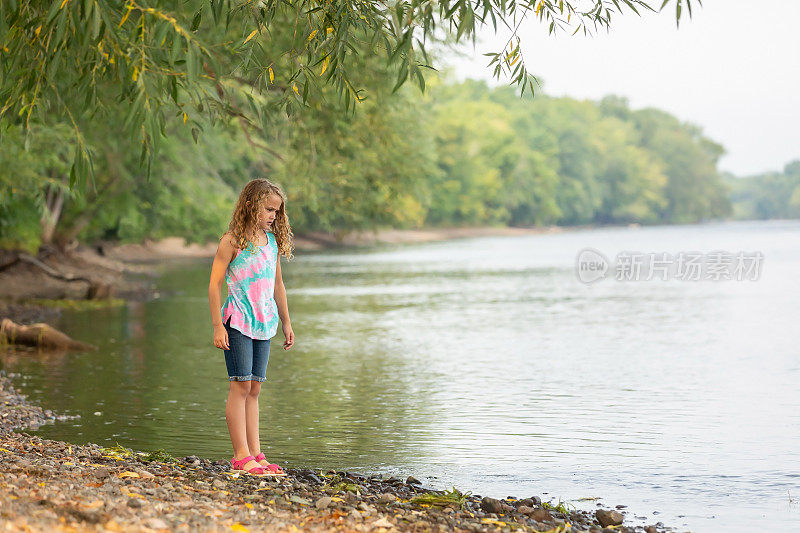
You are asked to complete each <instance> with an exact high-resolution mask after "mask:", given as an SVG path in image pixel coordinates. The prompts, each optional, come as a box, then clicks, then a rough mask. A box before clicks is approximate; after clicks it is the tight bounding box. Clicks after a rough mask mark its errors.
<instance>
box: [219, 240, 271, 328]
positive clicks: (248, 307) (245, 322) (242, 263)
mask: <svg viewBox="0 0 800 533" xmlns="http://www.w3.org/2000/svg"><path fill="white" fill-rule="evenodd" d="M266 234H267V244H265V245H264V246H258V245H256V244H253V243H249V244H248V246H247V247H245V248H244V249H243V250H239V251H238V252H237V253H236V255H235V256H234V257H233V259H231V262H230V264H229V265H228V269H227V270H226V271H225V281H226V282H227V283H228V298H227V299H226V300H225V302H224V303H223V305H222V309H221V313H222V323H223V324H225V323H226V321H227V320H228V317H230V319H231V323H230V327H232V328H235V329H238V330H239V331H241V332H242V333H243V334H245V335H247V336H248V337H250V338H251V339H271V338H272V337H274V336H275V333H276V332H277V331H278V308H277V305H276V304H275V298H274V297H273V296H274V291H275V269H276V268H277V262H278V245H277V243H276V242H275V235H273V234H272V233H270V232H266Z"/></svg>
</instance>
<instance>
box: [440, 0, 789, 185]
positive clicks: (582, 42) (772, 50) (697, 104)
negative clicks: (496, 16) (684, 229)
mask: <svg viewBox="0 0 800 533" xmlns="http://www.w3.org/2000/svg"><path fill="white" fill-rule="evenodd" d="M650 3H651V5H656V4H659V5H660V3H661V2H660V0H651V2H650ZM674 3H675V2H674V0H673V1H672V2H670V5H669V6H668V7H667V8H665V12H663V13H660V14H659V13H649V14H643V16H642V17H641V18H640V17H637V16H636V15H635V14H634V13H631V12H626V14H625V15H623V16H618V17H617V18H616V19H612V28H611V31H610V32H609V33H606V32H605V31H603V30H600V31H598V32H596V34H595V35H594V36H592V37H584V36H583V33H582V32H581V33H580V34H576V35H575V36H574V37H573V36H570V35H569V33H567V32H560V33H559V34H557V35H556V36H548V34H547V27H546V26H545V25H544V24H541V23H537V22H536V21H535V20H530V21H529V20H525V21H524V22H523V23H522V26H521V27H520V30H519V32H518V35H519V36H520V38H521V40H522V45H521V49H522V52H523V57H524V59H525V62H526V64H527V66H528V69H529V71H530V72H531V73H533V74H534V75H536V76H537V77H538V78H540V79H541V80H542V81H543V82H544V83H543V86H544V91H545V92H546V93H547V94H549V95H552V96H562V95H563V96H572V97H575V98H589V99H593V100H596V99H599V98H602V97H603V96H605V95H607V94H617V95H622V96H626V97H627V98H628V99H629V100H630V104H631V107H633V108H634V109H638V108H641V107H649V106H653V107H659V108H661V109H664V110H666V111H669V112H670V113H672V114H674V115H676V116H677V117H678V118H679V119H681V120H683V121H689V122H693V123H695V124H697V125H699V126H701V127H702V128H703V131H704V132H705V134H706V135H707V136H709V137H710V138H712V139H713V140H715V141H717V142H719V143H721V144H722V145H723V146H724V147H725V149H726V152H727V153H726V154H725V155H724V156H723V157H722V159H721V160H720V168H721V169H722V170H728V171H731V172H733V173H735V174H737V175H747V174H753V173H757V172H763V171H769V170H781V169H783V166H784V165H785V164H786V163H787V162H789V161H791V160H792V159H800V28H798V24H800V0H763V1H760V2H753V1H752V0H748V1H745V0H705V1H704V2H703V7H700V6H697V8H696V9H693V17H692V19H689V18H688V17H685V18H683V20H682V21H681V24H680V28H676V27H675V9H674ZM656 7H657V6H656ZM529 16H530V15H529ZM503 28H504V30H505V31H501V29H500V25H498V35H497V36H495V35H494V34H493V29H492V27H491V25H490V26H489V27H488V28H484V29H482V30H481V31H480V32H479V35H480V37H479V39H478V44H477V47H476V48H475V50H473V48H472V46H471V44H470V45H465V46H464V47H463V48H462V50H463V51H464V52H465V53H466V54H468V57H455V56H454V57H450V58H447V60H446V63H447V64H449V65H453V67H454V73H455V75H456V77H457V78H458V79H464V78H466V77H468V78H482V79H485V80H487V81H488V82H490V84H492V85H496V84H498V82H497V81H495V80H493V78H492V69H490V68H489V67H488V66H486V65H487V62H488V60H489V58H487V57H485V56H483V55H482V54H483V53H485V52H499V51H500V50H501V49H502V47H503V44H504V43H505V42H506V41H507V40H508V36H509V35H510V31H509V30H508V29H507V28H505V27H503ZM500 83H508V80H506V79H502V80H501V82H500ZM526 93H527V91H526Z"/></svg>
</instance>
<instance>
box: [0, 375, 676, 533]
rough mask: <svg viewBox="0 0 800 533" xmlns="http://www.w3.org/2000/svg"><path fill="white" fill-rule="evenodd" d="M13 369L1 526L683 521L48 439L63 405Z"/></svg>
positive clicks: (0, 467)
mask: <svg viewBox="0 0 800 533" xmlns="http://www.w3.org/2000/svg"><path fill="white" fill-rule="evenodd" d="M15 377H18V376H15V375H14V374H10V375H6V374H5V372H3V371H0V404H2V405H1V407H0V487H2V490H0V530H3V531H54V530H58V531H191V532H194V531H381V532H389V531H420V532H421V531H432V532H439V531H457V532H469V531H504V532H510V531H531V532H534V531H539V532H544V531H547V532H550V533H562V532H579V531H591V532H600V531H603V532H612V531H616V532H624V533H628V532H643V531H644V532H647V533H654V532H659V533H660V532H664V531H675V530H674V529H673V528H670V527H665V526H663V524H661V523H658V524H654V525H649V526H647V527H643V526H627V525H625V524H624V516H625V511H624V510H622V511H618V510H616V509H598V510H597V511H596V512H594V513H590V512H587V511H575V510H572V511H568V510H567V509H564V508H561V510H560V511H559V510H558V509H556V508H553V506H551V505H548V504H547V502H542V500H541V499H540V498H539V497H536V496H530V497H527V498H505V499H501V500H496V499H492V498H488V497H481V496H479V495H473V494H470V493H468V492H467V493H462V492H461V491H459V490H458V489H455V488H453V489H451V490H450V491H437V490H433V489H428V488H425V487H423V486H422V485H421V484H420V483H419V482H418V481H417V480H415V479H414V478H411V477H409V478H407V479H400V478H396V477H389V478H387V477H386V476H381V475H362V474H357V473H354V472H346V471H334V470H327V471H322V470H313V469H302V468H285V470H286V473H287V474H288V475H287V476H284V477H270V478H264V477H257V476H250V475H246V474H241V473H236V472H233V471H232V470H231V468H230V465H229V464H228V463H227V462H226V461H224V460H217V461H212V460H210V459H206V458H202V457H194V456H190V457H181V458H174V457H171V456H170V455H169V454H168V453H167V452H165V451H163V450H158V451H155V452H139V451H136V450H129V449H126V448H123V447H119V446H117V447H115V448H103V447H101V446H99V445H97V444H87V445H76V444H70V443H67V442H61V441H56V440H47V439H42V438H40V437H38V436H35V435H30V434H28V433H25V432H24V431H23V430H24V429H25V428H35V427H38V426H39V425H41V424H45V423H52V422H54V421H57V420H59V419H63V418H64V415H59V414H57V413H53V412H50V411H46V410H42V409H41V407H39V406H37V405H33V404H32V403H31V402H29V401H28V400H27V398H26V397H25V396H24V395H22V394H20V393H19V392H18V391H17V390H16V389H15V388H14V385H13V379H14V378H15ZM604 526H606V527H604Z"/></svg>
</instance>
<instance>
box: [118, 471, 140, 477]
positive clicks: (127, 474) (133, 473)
mask: <svg viewBox="0 0 800 533" xmlns="http://www.w3.org/2000/svg"><path fill="white" fill-rule="evenodd" d="M118 477H120V478H125V477H139V474H137V473H136V472H131V471H130V470H128V471H125V472H123V473H121V474H120V475H119V476H118Z"/></svg>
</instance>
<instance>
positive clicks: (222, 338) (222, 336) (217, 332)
mask: <svg viewBox="0 0 800 533" xmlns="http://www.w3.org/2000/svg"><path fill="white" fill-rule="evenodd" d="M214 346H216V347H217V348H219V349H220V350H230V349H231V347H230V345H228V331H227V330H226V329H225V326H223V325H222V324H220V325H219V326H214Z"/></svg>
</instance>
